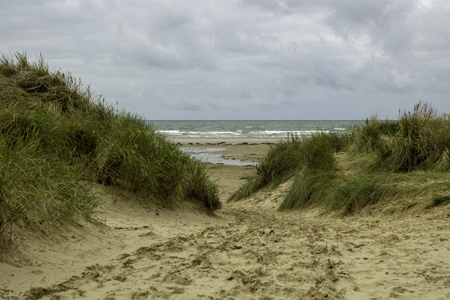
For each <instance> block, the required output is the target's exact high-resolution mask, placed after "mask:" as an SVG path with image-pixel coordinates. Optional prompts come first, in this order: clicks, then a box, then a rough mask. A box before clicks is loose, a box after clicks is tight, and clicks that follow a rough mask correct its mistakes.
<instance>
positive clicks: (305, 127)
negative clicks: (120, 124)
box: [148, 120, 356, 142]
mask: <svg viewBox="0 0 450 300" xmlns="http://www.w3.org/2000/svg"><path fill="white" fill-rule="evenodd" d="M148 122H150V123H152V124H153V125H154V126H155V128H156V129H157V131H159V132H161V133H162V134H165V135H167V136H168V137H169V138H171V139H173V140H174V141H176V142H205V141H208V142H221V141H238V142H239V141H242V142H244V141H255V142H258V141H279V140H282V139H285V138H286V137H287V136H288V133H294V134H298V135H310V134H312V133H314V132H317V131H325V132H332V131H345V130H348V129H349V128H351V126H352V125H353V124H356V121H348V120H344V121H342V120H331V121H330V120H326V121H320V120H317V121H148Z"/></svg>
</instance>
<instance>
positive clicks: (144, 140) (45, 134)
mask: <svg viewBox="0 0 450 300" xmlns="http://www.w3.org/2000/svg"><path fill="white" fill-rule="evenodd" d="M93 183H99V184H102V185H114V186H120V187H122V188H125V189H129V190H133V191H144V192H148V193H152V194H153V195H154V196H156V197H158V198H159V199H160V200H162V201H165V202H175V201H178V200H181V199H194V200H198V201H201V202H202V203H204V205H205V206H206V207H207V208H209V209H212V210H214V209H217V208H219V207H220V201H219V198H218V195H217V187H216V185H215V184H214V183H212V182H211V181H210V180H209V178H208V176H207V174H206V171H205V167H204V165H203V164H201V163H199V162H196V161H194V160H192V159H191V158H190V156H189V155H188V154H185V153H183V152H182V151H181V150H180V149H179V148H178V147H177V146H176V145H174V144H173V143H172V142H170V141H168V140H167V139H166V138H165V137H164V136H162V135H160V134H158V133H157V132H155V129H154V128H153V127H152V125H149V124H148V123H146V122H145V120H143V119H142V118H141V117H139V116H137V115H133V114H130V113H127V112H125V111H121V110H118V109H117V108H115V107H113V106H110V105H108V104H106V103H105V102H104V99H103V98H102V97H101V96H93V95H92V94H91V93H90V91H89V89H83V87H82V85H81V83H80V82H79V81H77V80H76V79H74V78H73V77H72V76H71V75H70V74H64V73H62V72H59V71H56V72H52V71H50V70H49V68H48V67H47V65H46V64H45V62H44V60H43V58H42V57H40V58H38V59H37V60H36V62H33V63H30V62H28V60H27V57H26V55H25V54H16V55H15V58H8V57H5V56H3V57H2V59H1V60H0V236H1V235H2V234H3V233H5V232H6V231H8V228H11V225H12V224H15V223H20V224H22V225H24V226H29V227H30V228H35V229H41V230H43V229H45V227H47V226H52V225H55V224H60V223H62V222H64V221H67V220H70V219H71V218H73V217H76V216H80V215H84V216H89V215H91V214H92V212H93V210H94V208H95V207H96V206H97V205H99V203H98V201H97V198H96V196H95V195H94V194H93V193H92V192H91V190H92V189H91V186H92V184H93Z"/></svg>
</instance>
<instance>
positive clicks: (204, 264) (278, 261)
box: [0, 145, 450, 300]
mask: <svg viewBox="0 0 450 300" xmlns="http://www.w3.org/2000/svg"><path fill="white" fill-rule="evenodd" d="M207 146H208V147H211V145H207ZM219 146H220V147H222V146H223V145H217V147H219ZM196 147H198V145H196ZM268 149H269V146H268V145H253V146H252V145H233V146H230V147H227V150H224V153H222V154H224V155H242V156H240V157H241V158H243V159H254V160H257V159H258V158H259V157H261V156H262V155H264V153H265V152H266V151H267V150H268ZM235 158H237V156H236V157H235ZM207 169H208V170H209V172H210V176H211V178H212V179H213V180H216V181H217V183H218V185H219V186H220V193H221V199H222V200H225V199H226V198H227V197H228V196H229V195H230V194H231V193H232V192H233V191H234V190H235V189H236V188H237V187H239V186H240V185H241V184H242V183H243V182H244V181H245V178H246V177H247V176H249V175H250V174H252V172H253V170H254V167H251V166H247V167H239V166H228V165H222V164H216V165H215V164H207ZM288 187H289V182H287V183H285V184H283V185H281V186H280V187H279V188H278V189H276V190H272V191H265V192H259V193H257V194H256V195H254V196H253V197H251V198H250V199H248V200H244V201H240V202H237V203H232V204H225V205H224V207H223V209H221V210H220V211H218V212H217V213H216V214H215V215H214V216H211V215H208V214H207V213H206V212H205V211H204V210H203V209H202V208H201V207H198V206H196V205H194V204H193V203H190V202H186V203H180V204H178V205H177V206H176V207H171V208H170V207H164V206H163V205H162V204H161V203H158V202H157V201H154V200H153V199H151V197H144V196H139V195H135V194H132V193H128V192H125V191H122V190H119V189H114V188H105V187H96V190H97V192H98V194H99V195H100V196H101V197H102V201H103V206H102V211H101V213H99V214H98V215H97V216H96V219H97V220H98V221H101V222H102V223H103V224H104V225H100V224H94V223H91V222H86V221H83V220H80V221H79V222H77V223H76V224H73V225H72V226H68V227H67V228H65V232H64V233H62V232H55V233H54V234H53V235H52V236H48V237H44V238H37V237H36V236H35V235H34V234H30V233H26V232H24V233H22V234H21V235H19V236H18V237H15V238H16V245H18V246H17V250H18V251H16V253H17V254H16V255H15V256H13V257H10V258H6V257H3V259H4V260H7V259H8V260H9V262H10V263H9V264H7V263H0V299H109V300H113V299H258V300H268V299H391V298H396V299H449V298H450V273H449V270H450V225H449V216H450V209H449V208H448V207H447V206H444V207H442V208H439V209H435V210H431V211H429V212H427V213H422V214H417V213H405V214H404V215H395V216H391V217H383V216H379V215H377V214H376V210H374V209H366V210H364V211H363V212H361V213H360V214H358V215H356V216H351V217H345V218H344V217H340V216H336V215H327V216H321V215H319V214H318V212H317V211H316V210H314V209H311V210H308V211H301V212H298V211H296V212H289V213H281V212H277V211H276V208H277V207H278V204H279V203H280V201H281V200H282V198H283V195H284V193H285V192H286V189H287V188H288ZM19 251H20V254H19Z"/></svg>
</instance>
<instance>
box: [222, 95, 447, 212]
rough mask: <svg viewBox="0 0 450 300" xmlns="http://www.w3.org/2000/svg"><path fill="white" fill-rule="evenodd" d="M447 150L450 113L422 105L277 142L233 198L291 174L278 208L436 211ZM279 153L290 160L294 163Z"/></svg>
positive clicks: (443, 197) (443, 195)
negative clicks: (346, 127) (333, 130)
mask: <svg viewBox="0 0 450 300" xmlns="http://www.w3.org/2000/svg"><path fill="white" fill-rule="evenodd" d="M285 149H295V152H292V153H290V152H289V151H288V152H287V153H288V154H286V155H284V153H283V151H285ZM449 149H450V122H449V117H448V115H446V114H442V115H439V114H438V113H437V112H436V110H435V109H433V108H432V107H431V106H430V105H429V104H428V103H418V104H417V105H415V107H414V110H413V111H412V112H403V113H401V114H400V115H399V119H398V120H397V121H388V120H377V119H376V118H375V117H373V118H371V119H368V120H366V121H364V122H360V123H358V124H355V126H354V127H353V128H352V129H351V130H350V131H349V132H348V133H344V134H341V135H340V136H338V137H336V134H335V133H323V132H322V133H319V134H315V135H312V136H309V137H308V136H307V137H302V138H299V139H291V140H287V141H284V142H282V143H280V144H278V145H276V146H275V147H273V148H272V149H271V150H270V151H269V154H268V155H267V156H266V157H265V158H264V159H263V160H262V161H261V167H259V169H258V172H257V173H256V174H255V175H254V176H253V177H252V178H251V179H250V180H249V181H248V183H247V184H246V185H244V186H242V187H241V188H240V189H239V190H238V191H237V192H236V193H235V194H234V195H232V196H231V198H230V199H229V200H238V199H242V198H245V197H248V196H249V195H251V194H252V193H254V192H256V191H257V190H259V189H261V188H263V187H265V186H270V185H271V184H274V183H275V184H279V183H280V182H281V181H285V180H287V179H288V178H292V177H293V178H294V180H293V183H292V185H291V186H290V188H289V190H288V191H287V194H286V196H285V198H284V200H283V202H282V203H281V205H280V207H279V209H280V210H291V209H302V208H306V207H311V206H316V207H320V208H322V210H323V211H324V212H330V211H339V212H341V213H343V214H348V213H354V212H357V211H359V210H361V209H363V208H365V207H367V206H370V205H374V204H377V203H384V204H386V205H387V207H389V206H390V208H389V209H386V210H385V211H386V212H387V213H392V212H394V211H404V210H407V209H410V208H412V207H419V208H422V209H431V208H433V207H437V206H441V205H443V204H446V203H448V202H449V201H448V199H449V196H450V185H449V184H448V181H449V179H450V172H449V170H450V153H449ZM278 158H283V159H287V158H289V161H290V164H289V168H286V166H285V165H283V164H282V163H280V159H278ZM261 168H264V170H265V172H264V173H261V172H260V169H261ZM279 169H281V170H279ZM266 174H276V175H278V174H282V176H267V175H266ZM255 183H264V184H255ZM250 187H251V188H250Z"/></svg>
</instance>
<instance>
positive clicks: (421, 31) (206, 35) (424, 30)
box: [0, 0, 450, 120]
mask: <svg viewBox="0 0 450 300" xmlns="http://www.w3.org/2000/svg"><path fill="white" fill-rule="evenodd" d="M448 15H450V3H449V2H448V1H439V0H436V1H431V0H430V1H425V0H422V1H419V0H378V1H372V0H342V1H335V0H315V1H307V0H227V1H224V0H221V1H219V0H212V1H199V0H190V1H173V0H164V1H163V0H160V1H157V0H150V1H143V0H131V1H120V0H116V1H101V0H97V1H87V0H66V1H60V0H59V1H56V0H47V1H35V0H16V1H8V2H6V3H2V9H1V10H0V26H2V28H3V30H2V31H1V32H0V52H1V53H3V54H5V55H7V56H10V55H13V54H14V53H15V52H24V51H26V53H27V55H28V57H29V58H30V59H34V57H35V56H36V55H37V54H39V53H42V54H43V55H44V56H45V58H46V61H47V63H48V64H49V66H50V67H51V68H53V69H61V70H63V71H70V72H72V73H73V75H74V76H75V77H77V78H78V77H80V78H81V79H82V81H83V82H84V83H85V84H86V85H90V86H91V89H92V90H94V91H96V92H97V93H100V94H102V95H103V96H104V97H105V98H106V101H108V102H110V103H116V102H118V103H119V107H121V108H125V109H127V110H131V111H133V112H135V113H138V114H140V115H142V116H144V117H145V118H146V119H150V120H158V119H207V120H209V119H362V118H365V117H367V116H370V115H372V114H375V113H377V114H378V115H379V117H382V118H383V117H390V118H396V116H397V114H398V110H399V109H407V110H410V109H412V107H413V105H414V104H415V103H417V102H418V101H420V100H423V101H428V102H430V103H432V104H433V106H434V107H436V108H437V109H438V110H439V111H441V112H450V101H449V95H450V85H449V84H448V82H449V79H450V31H449V30H448V28H450V19H449V18H448Z"/></svg>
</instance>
